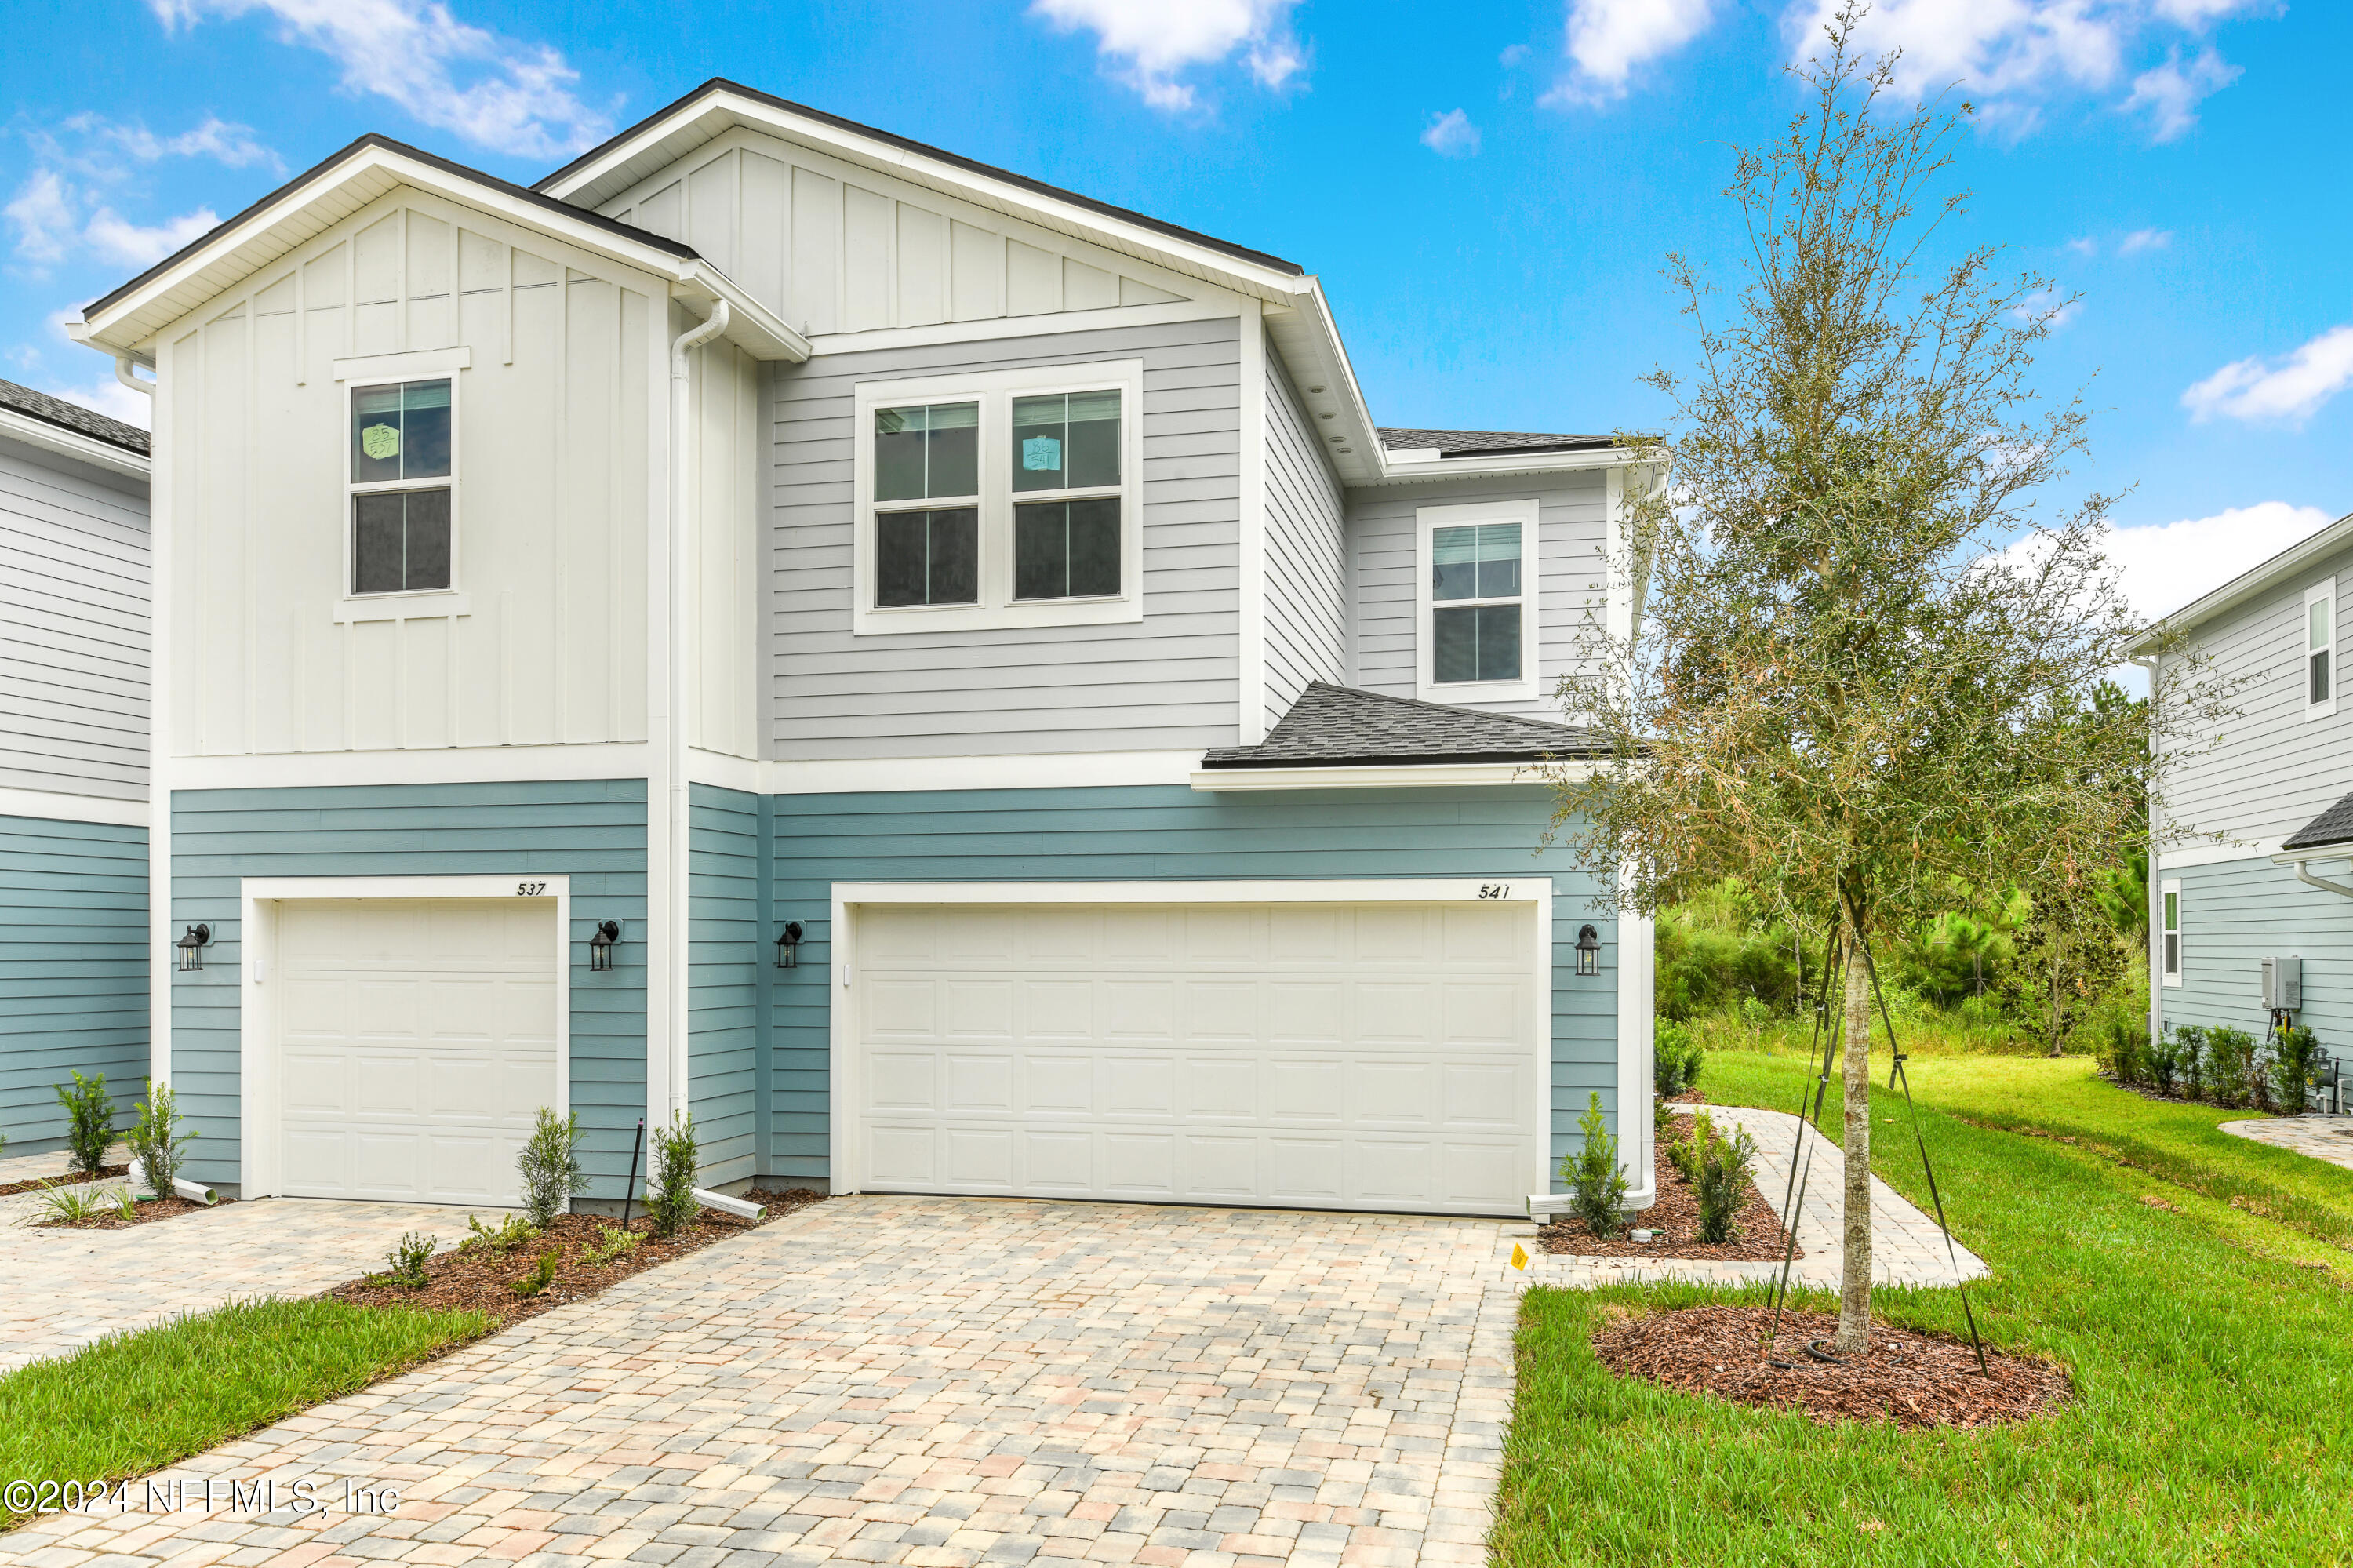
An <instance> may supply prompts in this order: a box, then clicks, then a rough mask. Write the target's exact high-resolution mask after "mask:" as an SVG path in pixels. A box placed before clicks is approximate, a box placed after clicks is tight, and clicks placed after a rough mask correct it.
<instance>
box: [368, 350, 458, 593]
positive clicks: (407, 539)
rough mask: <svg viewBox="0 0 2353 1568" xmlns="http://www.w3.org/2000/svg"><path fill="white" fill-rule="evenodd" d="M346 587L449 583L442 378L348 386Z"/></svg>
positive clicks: (446, 406)
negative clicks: (349, 531) (348, 550)
mask: <svg viewBox="0 0 2353 1568" xmlns="http://www.w3.org/2000/svg"><path fill="white" fill-rule="evenodd" d="M351 397H352V425H351V491H352V509H351V529H352V535H351V537H352V548H351V591H352V592H353V594H382V593H426V592H434V591H438V590H440V589H444V588H448V587H449V585H450V543H451V524H452V518H451V515H450V514H451V495H450V491H451V485H450V479H451V451H452V444H453V441H452V428H451V427H452V414H453V411H454V410H453V408H452V406H451V403H452V399H451V397H450V383H449V381H448V378H446V377H444V378H441V379H438V380H432V381H399V382H392V383H389V384H386V385H383V386H375V387H353V388H352V394H351Z"/></svg>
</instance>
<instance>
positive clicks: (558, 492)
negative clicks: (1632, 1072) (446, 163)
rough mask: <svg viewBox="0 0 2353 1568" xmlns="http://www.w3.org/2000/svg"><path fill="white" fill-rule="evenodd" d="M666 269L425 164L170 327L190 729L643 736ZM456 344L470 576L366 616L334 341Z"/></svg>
mask: <svg viewBox="0 0 2353 1568" xmlns="http://www.w3.org/2000/svg"><path fill="white" fill-rule="evenodd" d="M666 294H667V290H666V288H665V287H664V286H663V285H662V284H661V283H660V281H659V280H656V279H653V278H650V277H643V276H639V275H638V274H636V273H634V272H632V271H631V270H629V269H628V268H626V267H624V266H620V265H618V264H616V263H613V262H610V261H607V260H602V259H598V258H593V257H590V256H587V255H586V254H585V253H581V252H577V251H575V250H573V249H571V248H569V247H567V246H565V245H563V244H561V243H560V242H558V241H556V240H554V239H553V238H549V237H547V236H544V235H542V234H539V233H537V232H534V231H530V230H525V229H521V228H514V227H513V226H512V225H509V224H506V223H504V222H502V221H501V220H499V219H497V218H494V217H490V216H489V215H487V214H484V213H481V212H480V211H477V210H475V209H473V208H470V207H462V206H459V205H458V204H456V203H453V202H449V201H446V200H444V199H442V198H440V197H438V196H431V195H428V194H427V193H423V192H419V191H416V190H414V189H410V188H406V187H402V188H398V189H396V190H394V191H392V192H390V193H389V194H387V195H385V196H382V197H380V198H378V199H377V200H375V201H374V202H372V203H370V204H369V205H368V206H366V207H364V208H362V209H361V210H359V211H358V212H356V213H354V214H353V215H351V216H349V217H345V218H343V219H342V220H341V221H339V222H337V223H335V224H333V225H332V226H331V227H329V228H326V229H325V230H323V231H322V232H321V233H320V234H318V235H316V236H313V237H312V238H311V239H309V240H308V241H306V242H305V243H304V244H302V245H301V247H300V248H298V249H296V250H294V251H293V252H292V253H290V255H289V256H287V257H285V258H283V259H281V260H279V261H277V262H275V263H273V264H271V265H270V266H269V267H266V268H264V269H263V270H260V271H259V272H258V273H256V274H255V275H254V276H253V277H252V278H250V279H249V280H248V281H246V282H245V283H242V284H240V285H239V286H238V287H237V289H236V290H235V291H232V292H230V293H228V294H227V295H224V296H223V297H221V298H219V299H216V300H215V301H212V302H209V303H207V304H206V305H205V306H203V307H202V308H200V309H198V310H197V311H195V312H193V313H190V314H189V315H188V316H186V317H185V318H183V320H182V321H180V322H179V323H174V325H173V326H172V327H170V328H168V329H166V331H165V332H164V334H162V348H161V352H160V368H161V372H162V375H161V381H162V390H161V392H160V393H159V394H158V400H159V405H160V406H159V408H158V410H157V412H158V418H159V419H161V420H164V421H166V422H167V427H166V428H168V429H170V431H171V433H172V440H173V443H174V454H175V456H174V461H173V463H172V465H171V469H170V478H169V483H170V486H171V490H170V503H171V516H172V528H173V548H172V551H171V557H170V560H171V565H170V570H171V572H172V574H173V577H174V581H173V584H172V588H171V591H172V595H173V603H174V605H175V606H178V607H181V608H180V609H178V610H177V612H176V613H175V615H174V618H173V620H172V623H171V630H170V637H171V650H170V652H171V658H170V662H169V681H170V690H169V693H168V701H169V702H170V703H171V705H172V708H171V714H172V719H171V723H170V725H169V726H168V731H169V734H170V736H171V738H172V743H173V747H174V752H175V753H176V754H179V755H203V756H225V755H226V756H234V755H252V754H261V753H288V752H325V751H341V750H371V751H373V750H385V749H393V748H433V747H491V746H504V745H534V744H541V745H543V744H563V743H603V742H626V741H642V740H644V739H645V738H646V736H647V730H648V717H647V714H648V707H647V690H646V680H647V671H646V662H645V658H644V655H643V652H642V651H643V650H644V648H645V647H646V637H647V614H648V607H647V596H646V582H647V566H648V554H649V524H650V519H651V516H652V505H653V503H654V500H655V498H654V496H653V494H652V486H653V485H654V484H655V483H656V482H657V481H658V479H659V471H658V469H655V468H652V467H651V466H650V465H652V464H654V463H655V462H657V461H659V452H658V451H657V450H656V449H655V447H654V445H653V441H654V440H655V438H656V436H657V434H658V433H659V429H661V428H662V425H661V420H662V410H661V408H660V407H659V406H658V405H657V404H656V403H655V402H654V401H653V399H654V397H656V396H657V391H656V384H657V380H658V378H659V377H662V376H666V374H667V366H665V365H663V364H662V363H661V356H662V353H663V339H662V337H661V334H662V333H663V331H664V329H665V327H666V326H667V324H668V312H667V310H666V308H664V307H663V305H662V300H663V299H664V298H665V297H666ZM459 348H462V349H464V350H466V351H467V353H468V355H469V356H470V366H469V367H468V368H465V369H461V370H458V371H455V372H454V373H451V379H452V380H453V382H454V384H455V396H456V399H457V417H456V438H455V439H456V452H457V456H456V461H455V465H454V467H455V471H456V487H457V502H456V508H457V522H456V529H455V565H454V568H453V586H454V588H456V590H457V593H456V596H455V597H454V599H450V600H448V601H446V602H445V603H444V605H442V606H441V607H438V609H437V607H436V606H434V605H431V604H426V603H421V602H420V603H416V604H411V605H408V606H405V607H403V609H402V614H403V615H404V616H405V617H406V619H398V620H395V619H374V618H372V616H373V615H375V614H376V613H378V612H380V611H381V610H382V608H383V607H381V606H378V607H370V609H369V612H368V613H367V614H361V615H353V614H352V613H351V612H350V609H349V607H343V606H342V604H341V601H343V599H345V598H346V590H347V588H348V586H349V585H348V580H347V578H346V577H345V576H344V573H345V571H346V569H347V568H346V565H345V557H344V539H345V535H346V534H347V533H348V531H349V528H350V522H349V516H348V513H349V504H350V503H349V501H348V498H347V495H346V493H345V489H344V446H345V443H346V442H347V441H348V440H349V439H350V438H349V434H348V418H349V416H348V412H347V398H348V388H347V387H346V385H345V384H344V383H343V382H339V381H338V380H336V378H335V362H336V361H337V360H339V359H346V358H351V357H355V356H373V355H396V354H403V353H409V352H415V351H420V350H439V349H459ZM434 374H438V373H436V372H432V371H429V370H426V371H421V372H420V378H423V377H424V376H430V375H434ZM339 609H341V610H342V613H341V614H340V615H339Z"/></svg>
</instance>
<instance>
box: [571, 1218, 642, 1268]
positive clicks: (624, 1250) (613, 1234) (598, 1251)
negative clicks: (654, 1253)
mask: <svg viewBox="0 0 2353 1568" xmlns="http://www.w3.org/2000/svg"><path fill="white" fill-rule="evenodd" d="M637 1245H638V1233H637V1232H635V1231H625V1230H623V1229H621V1228H620V1227H619V1226H617V1225H599V1226H597V1227H596V1240H595V1241H593V1242H590V1243H589V1244H588V1245H586V1246H584V1247H582V1248H581V1249H580V1255H581V1256H582V1257H583V1258H585V1259H586V1260H587V1261H588V1262H590V1263H593V1264H595V1265H596V1266H598V1267H600V1268H601V1267H603V1266H605V1265H606V1264H608V1263H611V1262H613V1261H614V1260H615V1259H617V1258H619V1257H623V1256H626V1255H628V1254H629V1253H630V1252H632V1251H634V1250H636V1248H637Z"/></svg>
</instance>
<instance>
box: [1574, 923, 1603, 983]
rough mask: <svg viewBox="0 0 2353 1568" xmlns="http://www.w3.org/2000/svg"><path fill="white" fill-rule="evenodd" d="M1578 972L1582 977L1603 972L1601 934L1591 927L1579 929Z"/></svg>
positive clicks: (1580, 927)
mask: <svg viewBox="0 0 2353 1568" xmlns="http://www.w3.org/2000/svg"><path fill="white" fill-rule="evenodd" d="M1600 972H1601V933H1600V932H1599V931H1598V930H1596V929H1594V928H1593V927H1590V926H1579V927H1577V973H1578V974H1581V975H1598V974H1599V973H1600Z"/></svg>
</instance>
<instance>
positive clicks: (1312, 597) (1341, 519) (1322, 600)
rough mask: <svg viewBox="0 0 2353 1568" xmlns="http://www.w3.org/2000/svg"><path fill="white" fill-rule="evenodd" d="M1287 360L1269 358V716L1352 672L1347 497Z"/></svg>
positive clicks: (1279, 714)
mask: <svg viewBox="0 0 2353 1568" xmlns="http://www.w3.org/2000/svg"><path fill="white" fill-rule="evenodd" d="M1314 426H1315V421H1314V418H1311V417H1309V415H1308V413H1307V410H1306V409H1305V408H1303V407H1302V406H1301V405H1300V401H1299V394H1298V393H1297V392H1296V391H1294V390H1293V388H1292V385H1291V378H1290V377H1289V376H1286V375H1284V374H1283V370H1282V361H1281V360H1279V359H1277V358H1275V357H1274V356H1273V355H1268V356H1267V361H1266V532H1267V540H1266V551H1267V562H1266V685H1267V693H1266V722H1267V724H1268V726H1270V727H1271V726H1273V725H1274V724H1275V722H1276V721H1277V720H1279V719H1281V718H1282V715H1283V714H1284V713H1286V712H1287V711H1289V709H1290V707H1291V705H1292V703H1293V701H1294V700H1295V699H1296V698H1297V697H1298V695H1299V694H1300V693H1301V691H1303V689H1305V687H1306V685H1307V683H1309V682H1310V681H1332V682H1339V683H1345V682H1346V680H1347V679H1348V544H1347V525H1346V523H1345V512H1346V506H1347V503H1346V499H1345V496H1344V494H1343V493H1342V492H1341V489H1340V482H1339V479H1338V478H1337V476H1335V474H1334V473H1333V471H1332V465H1331V463H1330V462H1329V461H1327V460H1326V459H1325V458H1324V449H1323V445H1322V439H1321V438H1320V437H1318V436H1317V435H1316V434H1315V429H1314Z"/></svg>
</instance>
